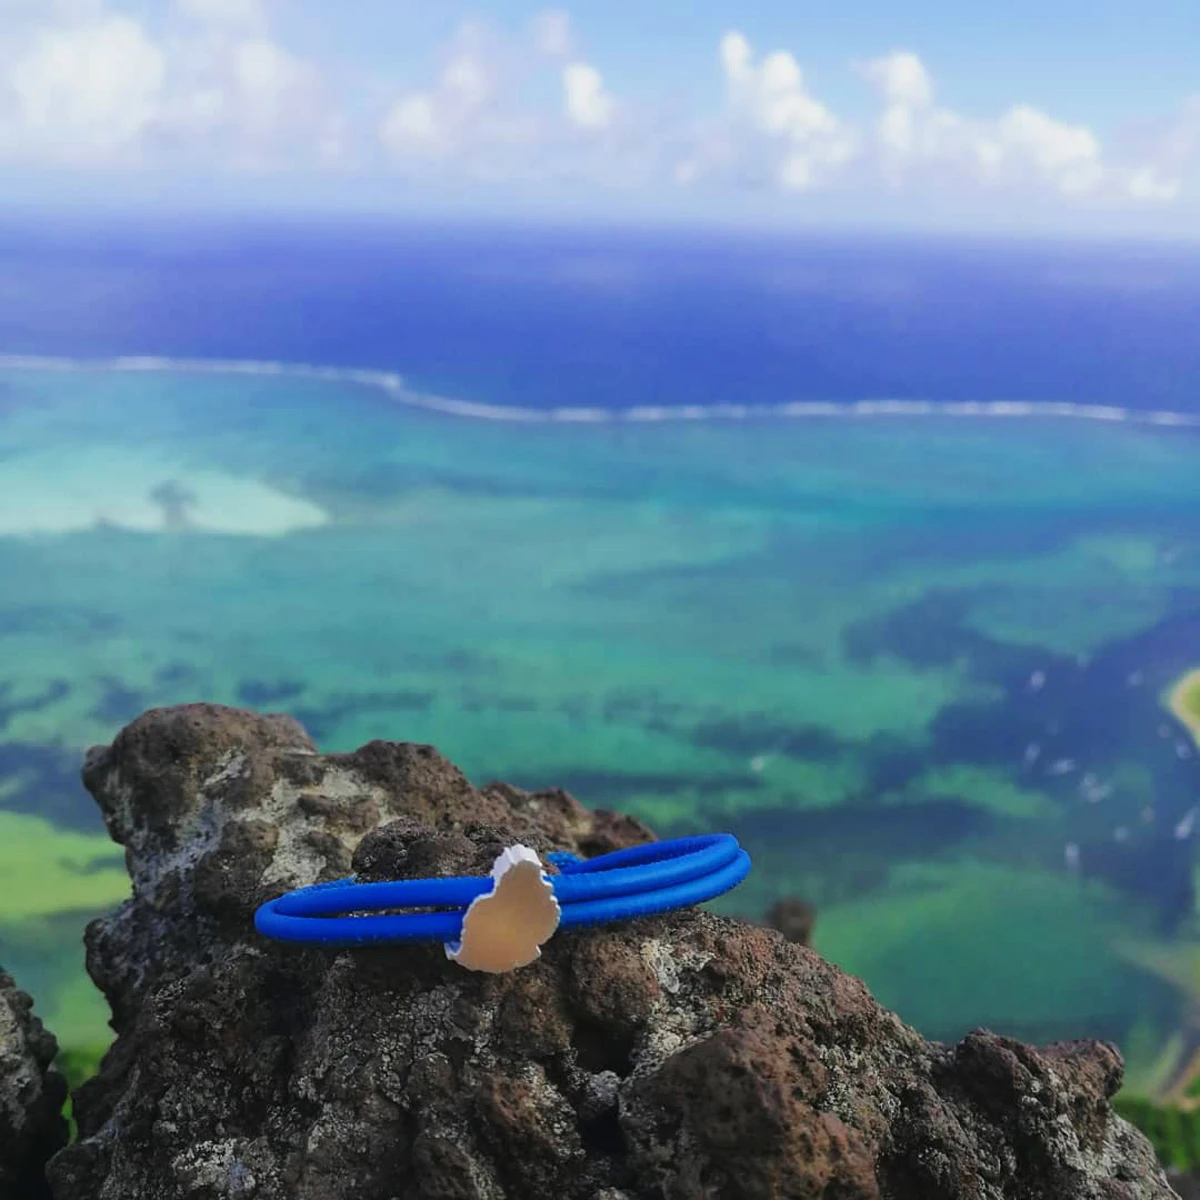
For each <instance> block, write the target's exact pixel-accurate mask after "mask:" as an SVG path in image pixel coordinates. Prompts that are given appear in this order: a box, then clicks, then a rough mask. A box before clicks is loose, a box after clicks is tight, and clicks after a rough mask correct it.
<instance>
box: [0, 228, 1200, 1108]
mask: <svg viewBox="0 0 1200 1200" xmlns="http://www.w3.org/2000/svg"><path fill="white" fill-rule="evenodd" d="M306 365H307V366H306ZM439 397H440V398H441V399H440V400H439V399H438V398H439ZM788 406H791V407H788ZM497 417H508V418H511V419H496V418H497ZM685 418H686V419H685ZM703 418H707V419H703ZM1198 688H1200V251H1198V250H1197V249H1194V248H1187V249H1185V248H1171V247H1165V246H1147V245H1141V246H1137V245H1131V244H1128V245H1115V244H1113V245H1107V246H1087V245H1082V244H1079V245H1074V244H1073V245H1065V244H1058V245H1051V244H1034V243H1026V244H1018V243H1013V242H1000V241H992V242H985V241H982V240H980V241H974V242H970V241H964V240H959V241H952V240H937V241H935V240H924V241H918V240H902V239H897V238H892V239H884V238H879V237H871V238H868V237H861V238H857V239H851V238H847V237H840V238H837V239H834V238H822V237H818V236H816V235H812V234H809V235H805V236H803V237H800V236H796V237H792V238H785V237H782V236H771V237H768V236H765V235H762V236H751V235H749V234H744V233H743V234H735V233H732V232H708V233H704V232H700V231H695V230H690V231H673V232H664V231H655V232H650V231H633V230H623V231H621V230H615V229H607V230H601V229H589V230H582V231H581V230H574V231H572V230H564V229H559V230H549V229H532V228H514V227H508V228H499V227H496V228H492V229H483V228H470V229H468V228H463V227H451V226H443V227H433V226H428V225H426V226H414V225H408V226H404V225H400V224H394V225H386V224H385V223H383V222H380V221H376V222H374V223H367V222H364V221H359V222H357V223H356V224H354V225H348V224H343V225H335V224H332V223H330V222H325V223H319V222H315V221H310V222H308V223H307V224H301V223H299V222H296V221H290V222H285V221H282V220H280V221H277V222H267V221H264V220H261V219H260V220H256V221H241V222H238V223H233V222H231V221H225V222H224V223H222V222H219V221H216V220H214V219H211V218H208V219H204V220H198V219H193V220H188V221H184V220H182V219H172V220H168V219H165V218H162V219H155V220H153V221H151V220H142V221H139V222H135V221H133V220H132V219H131V218H129V217H125V218H122V219H117V218H109V219H106V220H103V221H102V220H100V219H99V218H95V219H89V220H86V221H85V220H83V219H82V218H77V219H73V220H71V221H69V222H68V221H66V220H58V221H56V222H53V223H52V222H50V221H49V220H42V221H40V222H30V221H29V220H24V221H22V222H18V221H16V220H8V221H4V220H0V965H3V966H4V967H5V968H6V969H9V970H11V971H12V972H13V974H14V975H15V976H16V977H17V978H18V980H19V981H20V982H22V983H23V984H24V985H25V986H27V987H29V988H30V989H31V990H32V991H33V993H34V995H35V998H36V999H37V1002H38V1005H39V1011H40V1012H42V1013H43V1014H44V1015H45V1016H46V1018H47V1022H48V1024H49V1025H50V1027H51V1028H52V1029H54V1030H55V1032H56V1033H57V1034H58V1035H59V1037H60V1039H62V1040H63V1042H64V1044H67V1045H87V1044H94V1043H97V1042H103V1041H104V1040H105V1039H106V1037H107V1028H106V1025H105V1021H106V1018H107V1012H106V1010H105V1007H104V1003H103V1001H102V999H101V998H100V997H99V994H98V993H97V991H96V989H95V988H94V987H93V986H92V984H91V982H90V980H88V978H87V977H86V975H85V973H84V969H83V956H82V948H81V935H82V930H83V928H84V927H85V925H86V923H87V921H88V920H89V919H90V918H91V917H92V916H94V915H95V913H96V912H98V911H101V910H103V909H104V908H105V907H106V906H108V905H110V904H112V903H115V902H117V901H119V900H120V898H121V897H122V896H123V895H125V894H126V893H127V890H128V880H127V878H126V875H125V872H124V868H123V864H122V860H121V856H120V851H119V848H117V847H114V846H113V845H112V844H111V843H110V842H109V841H108V839H107V837H106V836H105V833H104V830H103V825H102V823H101V821H100V818H99V814H98V812H97V809H96V806H95V804H94V802H93V801H92V800H91V799H90V798H89V797H88V796H87V795H86V794H85V793H84V792H83V790H82V788H81V786H80V783H79V767H80V763H81V761H82V757H83V753H84V750H85V748H86V747H87V746H88V745H90V744H94V743H100V742H107V741H110V740H111V739H112V738H113V737H114V736H115V735H116V733H117V732H118V731H119V730H120V728H121V727H122V726H123V725H124V724H125V723H126V722H128V721H129V720H131V719H133V718H134V717H136V716H137V715H138V714H139V713H141V712H142V711H144V710H145V709H147V708H149V707H153V706H156V705H165V704H179V703H187V702H193V701H200V700H204V701H212V702H217V703H224V704H236V705H240V706H243V707H251V708H258V709H285V710H287V711H289V712H291V713H293V714H294V715H295V716H296V717H297V718H298V719H300V720H301V721H302V722H303V723H304V724H305V726H306V727H307V728H308V729H309V731H310V732H311V733H312V735H313V737H314V738H315V739H316V741H317V742H318V744H319V746H320V747H321V748H322V749H323V750H326V751H337V750H347V749H352V748H354V747H355V746H358V745H361V744H363V743H364V742H367V741H369V740H371V739H374V738H388V739H394V740H402V741H417V742H428V743H432V744H433V745H435V746H437V747H438V748H439V749H440V750H441V751H442V752H443V753H445V754H446V755H447V756H448V757H450V758H451V759H453V760H454V761H455V762H456V763H458V764H459V765H460V766H462V768H463V769H464V770H465V771H466V772H467V774H468V775H469V777H470V778H472V779H473V780H474V781H475V782H477V783H485V782H487V781H488V780H490V779H495V778H502V779H506V780H508V781H510V782H512V783H514V784H517V785H519V786H523V787H529V788H539V787H552V786H560V785H561V786H565V787H568V788H569V789H570V790H571V791H572V792H574V793H575V794H576V795H577V796H578V797H579V799H580V800H582V801H583V802H584V803H587V804H589V805H592V806H599V807H607V808H613V809H621V810H625V811H629V812H633V813H636V814H637V815H639V816H641V817H643V818H644V819H645V820H647V821H648V822H649V823H650V824H651V825H652V826H653V827H654V828H655V829H656V830H657V831H658V832H660V833H662V834H664V835H671V834H673V833H680V834H682V833H687V832H696V831H698V830H703V829H714V828H715V829H729V830H731V831H732V832H734V833H735V834H737V835H738V837H739V838H740V839H741V840H742V841H743V843H744V844H745V845H746V846H747V847H748V849H749V850H750V852H751V854H752V856H753V857H754V861H755V869H754V871H753V873H752V875H751V877H750V878H749V879H748V880H747V881H746V882H745V883H744V884H743V885H742V886H741V887H739V888H738V889H737V890H736V891H735V892H734V893H732V894H731V895H730V896H728V897H725V898H724V899H723V900H722V901H720V906H721V907H723V908H724V910H725V911H727V912H731V913H736V914H739V915H742V916H748V917H750V918H752V919H756V920H757V919H760V918H761V916H762V914H763V913H764V912H765V910H766V908H767V907H768V906H769V905H770V904H771V903H772V902H773V901H774V900H776V899H778V898H780V897H781V896H785V895H792V896H799V897H800V898H802V899H804V900H807V901H810V902H812V903H813V904H815V906H816V908H817V910H818V920H817V927H816V934H815V945H816V948H817V949H818V950H819V951H820V952H821V953H822V954H825V955H826V956H827V957H829V958H830V959H831V960H833V961H835V962H837V963H839V964H840V965H842V966H844V967H845V968H846V969H847V970H850V971H853V972H854V973H855V974H858V975H861V976H862V978H864V979H865V980H866V982H867V983H868V985H869V986H870V987H871V989H872V990H873V991H874V992H875V994H876V995H877V996H878V997H879V998H880V1000H881V1001H882V1002H884V1003H885V1004H888V1005H889V1006H891V1007H893V1008H894V1009H895V1010H896V1011H897V1012H899V1014H900V1015H901V1016H902V1017H903V1018H904V1019H905V1020H907V1021H909V1022H910V1023H912V1024H913V1025H915V1026H917V1027H918V1028H919V1029H921V1030H922V1031H923V1032H925V1033H927V1034H930V1035H931V1036H937V1037H942V1038H947V1039H950V1038H955V1037H958V1036H961V1035H962V1034H963V1033H964V1032H965V1031H966V1030H968V1029H970V1028H972V1027H974V1026H978V1025H987V1026H989V1027H991V1028H994V1029H997V1030H999V1031H1001V1032H1005V1033H1011V1034H1014V1035H1018V1036H1022V1037H1027V1038H1030V1039H1032V1040H1039V1041H1045V1040H1052V1039H1055V1038H1064V1037H1078V1036H1093V1035H1094V1036H1103V1037H1110V1038H1114V1039H1116V1040H1117V1041H1119V1043H1120V1044H1121V1046H1122V1048H1123V1049H1124V1051H1125V1052H1126V1055H1127V1057H1128V1060H1129V1074H1128V1079H1129V1080H1130V1086H1131V1087H1133V1088H1135V1089H1136V1090H1140V1091H1145V1092H1148V1093H1153V1094H1155V1095H1157V1096H1161V1097H1171V1096H1178V1095H1181V1094H1182V1093H1183V1092H1184V1091H1186V1089H1187V1088H1189V1087H1191V1086H1192V1085H1193V1082H1194V1080H1195V1079H1196V1078H1197V1077H1198V1076H1200V1060H1198V1059H1197V1056H1196V1054H1195V1052H1194V1047H1195V1046H1196V1045H1200V984H1198V983H1197V980H1200V965H1198V964H1200V905H1198V891H1200V889H1198V880H1200V857H1198V853H1197V844H1198V843H1200V718H1197V717H1194V716H1189V710H1188V708H1187V706H1188V705H1190V704H1198V703H1200V699H1198V698H1197V691H1196V689H1198Z"/></svg>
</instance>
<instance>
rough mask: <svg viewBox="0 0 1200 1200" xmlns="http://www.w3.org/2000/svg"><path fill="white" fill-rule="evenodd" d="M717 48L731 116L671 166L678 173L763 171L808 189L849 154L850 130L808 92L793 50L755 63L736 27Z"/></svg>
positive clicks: (686, 179)
mask: <svg viewBox="0 0 1200 1200" xmlns="http://www.w3.org/2000/svg"><path fill="white" fill-rule="evenodd" d="M719 53H720V61H721V66H722V70H723V71H724V75H725V83H726V89H727V94H728V105H729V119H728V120H727V121H726V122H725V123H724V124H723V125H722V126H720V127H719V128H717V129H716V130H714V131H712V132H710V133H709V134H708V135H707V136H706V137H705V138H703V139H702V143H701V145H700V146H699V148H698V149H697V151H696V152H695V153H694V154H691V155H689V156H688V157H686V158H685V159H684V160H683V161H682V162H680V163H679V164H678V165H677V166H676V168H675V177H676V179H677V180H678V181H680V182H683V183H691V182H693V181H695V180H697V179H700V178H702V177H703V176H705V175H712V174H728V173H731V172H732V173H735V174H736V173H739V172H741V173H747V174H749V175H750V176H751V177H754V176H757V175H760V174H762V173H764V172H765V174H766V176H767V178H768V180H769V181H770V182H772V183H774V185H775V186H778V187H781V188H783V189H784V190H787V191H807V190H809V189H810V188H814V187H817V186H820V185H821V184H822V183H825V182H827V181H828V180H829V179H830V178H832V177H833V176H835V175H836V174H837V173H838V172H839V171H840V170H841V169H842V168H843V167H844V166H845V165H846V164H847V163H848V162H850V161H851V160H852V159H853V158H854V156H855V152H856V146H855V139H854V136H853V134H852V133H851V131H850V130H849V129H848V128H847V127H846V126H845V125H844V124H843V123H842V122H840V121H839V120H838V119H837V117H835V116H834V114H833V113H832V112H831V111H830V110H829V109H828V108H827V107H826V106H825V105H824V104H822V103H821V102H820V101H819V100H817V99H816V98H815V97H814V96H813V95H812V94H811V93H810V92H809V90H808V88H807V87H806V85H805V82H804V75H803V73H802V72H801V70H800V65H799V64H798V63H797V62H796V60H795V58H794V57H793V56H792V55H791V54H788V53H786V52H785V51H781V50H777V51H775V52H774V53H771V54H768V55H767V56H766V57H765V58H764V59H763V60H762V61H761V63H758V64H757V65H756V64H755V61H754V53H753V50H752V49H751V46H750V43H749V42H748V41H747V40H746V38H745V37H744V36H743V35H742V34H741V33H738V32H736V31H731V32H729V33H726V34H725V36H724V37H723V38H722V39H721V43H720V48H719Z"/></svg>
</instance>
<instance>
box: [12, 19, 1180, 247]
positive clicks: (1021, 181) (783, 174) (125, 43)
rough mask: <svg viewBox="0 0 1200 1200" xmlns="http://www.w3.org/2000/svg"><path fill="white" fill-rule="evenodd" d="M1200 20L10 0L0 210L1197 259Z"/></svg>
mask: <svg viewBox="0 0 1200 1200" xmlns="http://www.w3.org/2000/svg"><path fill="white" fill-rule="evenodd" d="M1197 48H1200V5H1195V4H1190V3H1189V4H1185V3H1183V2H1182V0H1171V2H1166V0H1152V2H1150V3H1145V4H1142V5H1140V6H1134V5H1130V4H1129V3H1128V2H1127V0H1126V2H1125V3H1116V2H1115V0H1092V2H1091V3H1085V2H1084V0H1056V2H1055V3H1054V4H1052V5H1045V4H1035V3H1032V2H1031V0H1009V2H1008V3H1006V4H1005V5H986V6H985V5H963V4H962V3H961V2H958V3H954V2H951V0H924V2H921V3H916V4H909V5H895V4H889V3H884V2H883V0H871V2H869V3H864V2H858V3H853V2H846V0H843V2H841V3H833V2H830V0H821V2H816V0H813V2H810V3H795V2H790V3H784V2H782V0H771V2H769V3H764V2H760V3H755V4H746V3H741V4H738V5H733V4H729V3H728V2H725V3H721V2H718V0H693V2H688V0H657V2H656V3H653V4H648V3H645V0H641V2H638V3H635V2H634V0H606V2H605V3H589V4H587V5H579V6H576V7H573V8H547V7H546V6H545V5H537V4H526V3H495V2H490V3H482V4H463V3H459V2H458V0H453V2H450V3H441V4H436V5H434V4H429V3H428V2H425V3H420V4H418V3H414V2H412V0H393V2H388V0H347V2H343V3H337V4H333V3H328V2H326V0H0V205H4V204H6V203H7V204H8V205H38V206H48V205H53V206H58V207H81V208H87V207H88V206H100V205H117V206H120V205H126V204H130V203H135V202H136V203H143V202H154V203H158V204H161V205H165V206H172V205H177V206H191V207H202V208H203V207H211V208H217V207H222V208H223V207H231V208H249V209H261V210H273V209H277V208H297V207H301V208H310V209H315V210H328V211H333V212H338V211H343V210H345V211H358V210H367V211H371V212H385V213H387V212H395V213H422V214H424V213H443V214H446V213H462V214H464V215H469V216H478V215H484V216H490V217H504V216H528V217H533V218H544V217H546V216H554V217H557V218H559V219H565V220H571V219H580V220H596V219H601V218H603V219H606V220H631V221H646V220H649V221H660V220H661V221H678V222H682V221H723V222H734V223H738V224H751V225H754V224H760V225H764V226H776V225H778V226H783V227H789V226H797V227H807V226H812V225H816V226H821V225H847V224H848V225H864V226H870V227H878V228H891V227H899V228H905V227H910V228H944V229H953V230H959V229H965V230H973V229H974V230H980V231H991V230H1004V231H1017V232H1021V231H1027V232H1033V233H1038V232H1049V233H1083V234H1092V233H1101V234H1103V233H1114V234H1158V235H1167V236H1188V237H1193V236H1196V235H1198V234H1200V200H1198V199H1197V197H1198V196H1200V55H1197V53H1196V50H1197Z"/></svg>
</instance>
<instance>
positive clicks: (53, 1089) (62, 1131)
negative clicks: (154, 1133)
mask: <svg viewBox="0 0 1200 1200" xmlns="http://www.w3.org/2000/svg"><path fill="white" fill-rule="evenodd" d="M57 1053H58V1044H57V1043H56V1042H55V1040H54V1036H53V1035H52V1034H51V1033H49V1032H48V1031H47V1030H46V1029H45V1027H44V1026H43V1025H42V1022H41V1021H40V1020H39V1019H38V1018H37V1017H36V1016H34V1014H33V1001H32V999H30V997H29V995H28V994H27V993H25V992H22V991H20V990H18V988H17V986H16V984H14V982H13V980H12V977H11V976H10V975H7V974H6V973H5V972H4V971H3V970H0V1197H3V1198H4V1200H8V1197H12V1198H13V1200H44V1198H45V1197H47V1196H49V1190H48V1188H47V1187H46V1177H45V1172H44V1168H45V1165H46V1160H47V1159H49V1158H50V1156H51V1155H52V1154H53V1153H54V1152H55V1151H56V1150H58V1149H59V1148H60V1147H62V1146H63V1145H65V1144H66V1141H67V1123H66V1121H65V1120H64V1119H63V1116H62V1106H63V1101H64V1100H66V1098H67V1084H66V1081H65V1080H64V1079H63V1077H62V1075H60V1074H59V1072H58V1071H57V1070H56V1069H55V1068H54V1067H53V1065H52V1064H53V1062H54V1057H55V1055H56V1054H57Z"/></svg>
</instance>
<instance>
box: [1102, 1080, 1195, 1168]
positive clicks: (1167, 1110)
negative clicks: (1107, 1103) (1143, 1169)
mask: <svg viewBox="0 0 1200 1200" xmlns="http://www.w3.org/2000/svg"><path fill="white" fill-rule="evenodd" d="M1113 1108H1114V1109H1116V1111H1117V1112H1118V1113H1120V1115H1121V1116H1123V1117H1124V1118H1125V1119H1126V1120H1127V1121H1129V1122H1130V1124H1132V1125H1134V1126H1136V1127H1137V1128H1138V1129H1140V1130H1141V1131H1142V1133H1144V1134H1145V1135H1146V1136H1147V1137H1148V1138H1149V1139H1150V1142H1151V1144H1152V1145H1153V1146H1154V1152H1155V1153H1156V1154H1157V1155H1158V1161H1159V1162H1160V1163H1162V1165H1163V1166H1164V1167H1168V1168H1171V1169H1173V1170H1176V1171H1195V1170H1200V1109H1197V1110H1190V1111H1189V1110H1187V1109H1183V1108H1179V1107H1177V1106H1175V1105H1160V1104H1155V1103H1154V1102H1153V1101H1152V1100H1146V1099H1144V1098H1142V1097H1139V1096H1128V1097H1126V1096H1124V1095H1118V1096H1117V1097H1116V1098H1115V1099H1114V1100H1113Z"/></svg>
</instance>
